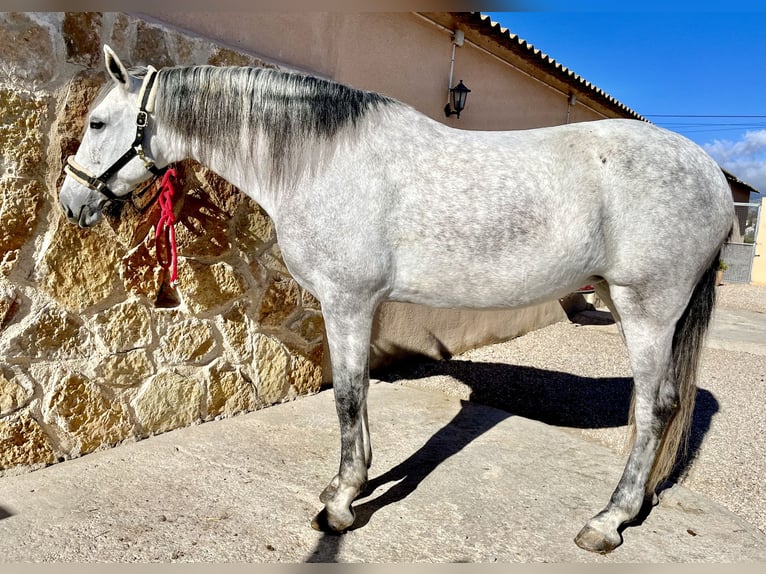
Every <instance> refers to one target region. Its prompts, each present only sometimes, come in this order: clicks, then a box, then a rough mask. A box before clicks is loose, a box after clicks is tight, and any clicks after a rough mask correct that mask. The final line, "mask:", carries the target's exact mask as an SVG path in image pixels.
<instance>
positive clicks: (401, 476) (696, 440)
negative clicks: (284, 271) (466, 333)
mask: <svg viewBox="0 0 766 574" xmlns="http://www.w3.org/2000/svg"><path fill="white" fill-rule="evenodd" d="M374 375H375V378H376V379H378V380H380V381H383V382H389V383H395V382H398V381H405V380H406V381H412V380H417V379H424V378H428V377H432V376H437V375H438V376H445V375H446V376H449V377H453V378H454V379H456V380H457V381H459V382H461V383H463V384H465V385H467V386H468V387H469V388H470V389H471V392H470V396H469V400H467V401H461V409H460V411H459V412H458V413H457V414H456V415H455V417H454V418H453V419H452V420H451V421H449V422H448V423H447V424H446V425H445V426H444V427H442V428H441V429H439V430H438V431H437V432H436V433H435V434H434V435H433V436H431V437H430V438H429V439H428V441H426V443H425V444H424V445H423V446H422V447H420V448H419V449H418V450H417V451H416V452H414V453H412V455H410V456H409V457H408V458H407V459H406V460H404V461H402V462H401V463H399V464H398V465H396V466H395V467H393V468H391V469H389V470H387V471H386V472H384V473H383V474H381V475H379V476H377V477H374V478H372V479H371V480H370V481H369V483H368V484H367V487H366V488H365V489H364V491H363V492H361V493H360V495H359V497H358V498H357V503H356V504H355V505H354V512H355V514H356V519H355V521H354V524H353V525H352V526H351V529H350V530H355V529H358V528H362V527H364V526H365V525H366V524H367V523H368V522H369V521H370V519H371V518H372V516H373V515H374V514H375V513H376V512H377V511H378V510H380V509H381V508H384V507H385V506H388V505H389V504H393V503H396V502H399V501H401V500H403V499H404V498H406V497H407V496H409V495H410V494H411V493H413V492H414V491H415V490H416V489H417V488H418V485H419V484H420V483H421V482H422V481H423V480H424V479H425V478H426V477H427V476H428V475H429V474H431V472H433V471H434V470H435V469H436V468H437V467H438V466H439V465H440V464H441V463H442V462H444V461H446V460H447V459H449V458H450V457H451V456H453V455H454V454H456V453H458V452H460V451H461V450H462V449H463V448H465V447H466V446H468V445H469V444H470V443H471V442H472V441H473V440H475V439H476V438H478V437H479V436H481V435H483V434H484V433H486V432H488V431H489V430H491V429H492V428H493V427H495V426H496V425H497V424H499V423H500V422H502V421H503V420H505V419H507V418H508V417H511V416H521V417H525V418H529V419H533V420H537V421H540V422H543V423H545V424H550V425H556V426H564V427H570V428H579V429H587V428H616V427H621V426H625V425H627V424H628V412H629V409H630V403H631V397H632V393H633V379H632V378H629V377H607V378H591V377H581V376H578V375H574V374H571V373H564V372H560V371H552V370H546V369H538V368H534V367H526V366H517V365H509V364H504V363H483V362H482V363H476V362H471V361H465V360H448V361H437V360H433V359H423V358H420V359H418V360H413V361H409V362H406V363H404V364H397V365H396V366H394V367H388V368H384V369H382V370H380V371H377V372H375V373H374ZM477 405H485V406H490V407H494V409H496V410H487V409H482V408H477ZM718 410H719V404H718V401H717V400H716V398H715V396H714V395H713V394H712V393H710V392H709V391H707V390H705V389H698V390H697V397H696V404H695V409H694V415H693V420H692V429H691V432H690V436H689V443H688V451H687V455H686V457H684V458H682V459H680V460H679V463H678V465H677V466H676V469H675V470H674V472H673V474H672V475H671V477H670V479H669V480H668V482H667V483H666V484H665V485H664V487H663V488H667V487H668V486H670V485H672V484H673V483H674V482H677V481H678V480H680V478H681V477H683V476H684V474H685V473H686V471H687V470H688V468H689V467H690V465H691V464H692V462H693V461H694V459H695V458H696V456H697V453H698V452H699V449H700V446H701V444H702V441H703V439H704V437H705V435H706V434H707V432H708V430H709V429H710V425H711V422H712V418H713V416H714V415H715V413H716V412H718ZM389 483H393V486H391V487H390V488H389V489H388V490H386V491H385V492H383V493H382V494H380V495H379V496H377V497H376V498H374V499H369V500H365V499H366V498H368V497H369V496H370V495H371V494H372V493H373V492H375V491H376V490H377V489H378V488H380V487H381V486H384V485H386V484H389ZM647 514H648V512H647V511H644V512H642V514H641V516H639V520H641V519H643V518H645V517H646V515H647ZM342 544H343V536H342V535H338V534H336V533H332V532H323V535H322V537H321V538H320V540H319V541H318V543H317V545H316V546H315V548H314V549H313V551H312V552H311V554H310V555H309V556H308V557H307V558H306V562H335V561H336V560H337V557H338V555H339V553H340V549H341V546H342Z"/></svg>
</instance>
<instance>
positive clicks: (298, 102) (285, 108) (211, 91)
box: [156, 66, 394, 172]
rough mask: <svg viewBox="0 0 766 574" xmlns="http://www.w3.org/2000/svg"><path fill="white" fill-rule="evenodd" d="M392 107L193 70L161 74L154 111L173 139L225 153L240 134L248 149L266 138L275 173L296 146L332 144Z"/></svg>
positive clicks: (256, 73)
mask: <svg viewBox="0 0 766 574" xmlns="http://www.w3.org/2000/svg"><path fill="white" fill-rule="evenodd" d="M393 102H394V100H392V99H390V98H387V97H385V96H382V95H380V94H376V93H373V92H366V91H362V90H357V89H354V88H350V87H348V86H344V85H342V84H338V83H336V82H332V81H328V80H323V79H319V78H315V77H312V76H305V75H301V74H294V73H287V72H282V71H276V70H271V69H266V68H250V67H215V66H192V67H175V68H164V69H162V70H161V71H160V75H159V87H158V94H157V109H156V113H157V114H158V117H161V118H162V121H163V122H166V123H168V124H169V125H171V126H172V128H173V129H174V130H175V131H177V132H178V133H179V134H180V135H182V136H184V137H188V138H190V139H192V140H194V141H203V142H205V143H207V144H210V143H212V144H213V145H215V146H216V147H217V148H218V149H221V150H222V151H223V152H224V153H232V154H233V153H238V152H239V150H240V142H241V141H242V137H243V135H244V136H246V137H248V138H249V139H251V140H252V141H253V147H255V145H256V143H255V140H256V138H257V137H258V136H261V135H262V136H265V140H266V141H267V142H268V146H269V149H268V154H269V156H270V157H271V162H272V167H273V169H275V170H277V171H278V172H279V171H281V170H282V166H283V165H284V162H285V160H289V159H290V156H291V154H292V153H293V150H294V149H295V148H296V146H300V145H305V144H306V143H308V142H310V141H311V140H317V139H318V140H325V141H327V140H332V138H334V137H335V136H336V135H337V133H338V132H339V131H340V130H341V129H343V128H344V127H347V126H356V125H357V124H358V123H359V121H360V120H361V119H362V118H363V117H364V116H365V114H367V113H368V112H369V111H371V110H375V109H377V108H378V107H380V106H383V105H387V104H390V103H393ZM243 130H245V131H243ZM251 151H252V153H255V150H254V149H252V150H251Z"/></svg>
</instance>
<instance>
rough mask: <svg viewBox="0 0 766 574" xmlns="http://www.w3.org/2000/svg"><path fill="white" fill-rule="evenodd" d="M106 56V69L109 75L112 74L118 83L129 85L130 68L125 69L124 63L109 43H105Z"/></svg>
mask: <svg viewBox="0 0 766 574" xmlns="http://www.w3.org/2000/svg"><path fill="white" fill-rule="evenodd" d="M104 58H105V60H106V70H107V72H109V75H110V76H112V78H113V79H114V81H115V82H117V83H118V84H122V85H123V86H127V85H128V70H127V69H125V66H123V65H122V62H120V59H119V58H118V57H117V54H115V53H114V50H112V49H111V48H110V47H109V45H107V44H104Z"/></svg>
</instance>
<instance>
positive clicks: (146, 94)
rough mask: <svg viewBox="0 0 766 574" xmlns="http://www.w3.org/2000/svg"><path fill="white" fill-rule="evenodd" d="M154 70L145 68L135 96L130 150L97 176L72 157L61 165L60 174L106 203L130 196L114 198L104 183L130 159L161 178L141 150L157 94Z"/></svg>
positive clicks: (160, 169)
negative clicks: (95, 194) (142, 164)
mask: <svg viewBox="0 0 766 574" xmlns="http://www.w3.org/2000/svg"><path fill="white" fill-rule="evenodd" d="M156 79H157V70H156V69H155V68H153V67H152V66H149V67H148V68H147V71H146V76H144V81H143V83H142V84H141V91H140V92H139V93H138V101H139V104H138V116H137V117H136V137H135V139H134V140H133V143H132V144H130V149H129V150H128V151H126V152H125V153H124V154H122V156H121V157H120V158H119V159H118V160H117V161H115V162H114V163H113V164H112V165H111V166H109V167H108V168H107V169H106V170H105V171H104V172H103V173H102V174H101V175H98V176H97V175H95V174H94V173H93V172H91V171H90V170H88V169H87V168H86V167H83V166H81V165H80V164H78V163H77V162H76V161H75V159H74V156H69V157H68V158H67V160H66V165H65V166H64V172H65V173H66V174H67V175H69V176H71V177H73V178H74V179H76V180H77V181H79V182H80V183H82V184H83V185H85V186H87V187H88V188H90V189H92V190H94V191H96V192H98V193H100V194H101V195H103V196H104V197H106V198H107V200H111V201H128V200H129V199H130V197H131V196H132V193H131V194H128V195H127V196H119V195H115V193H114V192H113V191H112V190H111V189H109V185H108V183H107V182H108V181H109V180H110V179H111V178H112V177H114V175H115V174H116V173H117V172H118V171H120V169H122V167H123V166H124V165H125V164H126V163H128V162H129V161H130V160H131V159H133V158H134V157H136V156H138V157H140V158H141V160H142V161H143V162H144V167H145V168H146V169H147V170H148V171H150V172H151V173H152V174H154V176H155V177H159V176H161V175H162V174H163V173H165V170H166V169H167V168H158V167H157V166H156V165H155V164H154V162H153V161H152V160H151V159H149V158H148V157H147V156H146V152H145V151H144V130H145V129H146V125H147V123H148V120H149V114H151V113H152V112H153V111H154V100H155V97H156V95H157V83H156V81H155V80H156Z"/></svg>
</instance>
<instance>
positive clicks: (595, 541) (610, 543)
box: [575, 524, 622, 554]
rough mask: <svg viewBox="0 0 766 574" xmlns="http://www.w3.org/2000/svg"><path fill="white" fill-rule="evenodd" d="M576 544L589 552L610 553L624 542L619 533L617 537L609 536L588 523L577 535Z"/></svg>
mask: <svg viewBox="0 0 766 574" xmlns="http://www.w3.org/2000/svg"><path fill="white" fill-rule="evenodd" d="M615 534H617V533H615ZM575 544H577V546H579V547H580V548H582V549H583V550H587V551H589V552H597V553H599V554H608V553H609V552H611V551H612V550H614V549H615V548H617V547H618V546H619V545H620V544H622V537H621V536H620V535H619V534H617V536H616V538H615V537H608V536H606V535H604V533H603V532H599V531H598V530H596V529H595V528H593V527H591V526H588V525H587V524H586V525H585V526H584V527H583V529H582V530H580V533H579V534H578V535H577V536H576V537H575Z"/></svg>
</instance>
